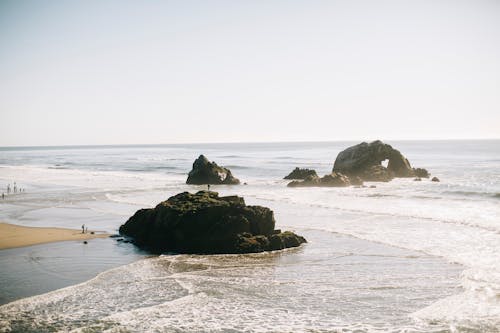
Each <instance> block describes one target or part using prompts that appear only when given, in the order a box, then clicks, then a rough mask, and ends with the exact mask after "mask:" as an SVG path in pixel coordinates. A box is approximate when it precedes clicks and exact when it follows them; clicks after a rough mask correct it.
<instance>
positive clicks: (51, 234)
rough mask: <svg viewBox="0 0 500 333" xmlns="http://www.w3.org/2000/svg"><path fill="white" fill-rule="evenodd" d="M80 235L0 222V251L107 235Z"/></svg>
mask: <svg viewBox="0 0 500 333" xmlns="http://www.w3.org/2000/svg"><path fill="white" fill-rule="evenodd" d="M92 231H93V232H96V231H94V230H90V231H89V232H87V233H85V234H82V232H81V231H80V230H76V229H65V228H50V227H25V226H20V225H15V224H10V223H3V222H0V250H5V249H12V248H17V247H25V246H31V245H38V244H46V243H52V242H63V241H70V240H75V241H78V240H87V239H93V238H106V237H109V234H107V233H104V232H99V233H94V234H91V233H90V232H92Z"/></svg>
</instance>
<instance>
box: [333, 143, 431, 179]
mask: <svg viewBox="0 0 500 333" xmlns="http://www.w3.org/2000/svg"><path fill="white" fill-rule="evenodd" d="M385 160H389V163H388V165H387V167H384V166H383V165H382V161H385ZM333 171H334V172H341V173H344V174H346V175H347V176H349V177H351V176H358V177H360V178H361V179H362V180H365V181H390V180H391V179H392V178H394V177H414V176H415V175H416V173H418V174H420V175H424V174H426V173H427V174H428V172H427V170H425V169H413V168H412V167H411V165H410V162H409V161H408V160H407V159H406V158H405V157H404V156H403V154H401V153H400V152H399V150H396V149H394V148H392V147H391V146H390V145H388V144H385V143H383V142H382V141H379V140H377V141H373V142H371V143H366V142H363V143H360V144H358V145H355V146H352V147H349V148H347V149H345V150H344V151H342V152H340V153H339V154H338V156H337V158H336V159H335V164H334V166H333ZM424 177H425V176H424Z"/></svg>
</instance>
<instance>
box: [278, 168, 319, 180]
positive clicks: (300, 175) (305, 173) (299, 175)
mask: <svg viewBox="0 0 500 333" xmlns="http://www.w3.org/2000/svg"><path fill="white" fill-rule="evenodd" d="M309 176H312V177H318V174H317V173H316V171H315V170H312V169H301V168H299V167H296V168H295V169H293V171H292V172H290V174H288V176H286V177H285V178H283V179H302V180H304V179H306V178H307V177H309Z"/></svg>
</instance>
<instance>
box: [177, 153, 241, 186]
mask: <svg viewBox="0 0 500 333" xmlns="http://www.w3.org/2000/svg"><path fill="white" fill-rule="evenodd" d="M239 183H240V181H239V179H238V178H235V177H233V175H232V174H231V171H230V170H229V169H227V168H224V167H221V166H218V165H217V163H215V162H210V161H209V160H208V159H207V158H206V157H205V156H203V155H200V156H199V157H198V158H197V159H196V160H195V161H194V163H193V169H192V170H191V171H190V172H189V175H188V178H187V180H186V184H194V185H203V184H225V185H235V184H239Z"/></svg>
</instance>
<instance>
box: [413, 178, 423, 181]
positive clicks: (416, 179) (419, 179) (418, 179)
mask: <svg viewBox="0 0 500 333" xmlns="http://www.w3.org/2000/svg"><path fill="white" fill-rule="evenodd" d="M413 181H415V182H420V181H422V178H420V177H417V178H415V179H413Z"/></svg>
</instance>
